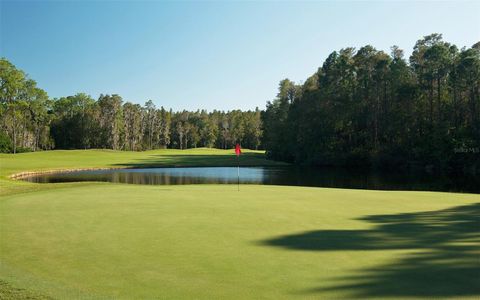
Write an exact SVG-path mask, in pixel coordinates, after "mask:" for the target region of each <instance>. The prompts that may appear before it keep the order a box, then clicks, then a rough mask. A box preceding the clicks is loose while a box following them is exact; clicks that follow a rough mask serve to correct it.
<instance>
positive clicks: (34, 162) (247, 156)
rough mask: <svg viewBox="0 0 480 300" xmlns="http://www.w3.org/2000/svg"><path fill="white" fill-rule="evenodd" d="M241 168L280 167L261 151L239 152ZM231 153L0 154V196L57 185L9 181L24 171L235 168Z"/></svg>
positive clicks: (201, 150)
mask: <svg viewBox="0 0 480 300" xmlns="http://www.w3.org/2000/svg"><path fill="white" fill-rule="evenodd" d="M242 151H243V154H242V155H241V156H240V159H239V163H240V165H241V166H271V165H281V164H282V163H278V162H274V161H270V160H266V159H265V156H264V152H263V151H255V150H248V149H244V150H242ZM237 163H238V162H237V159H236V156H235V152H234V150H232V149H229V150H219V149H208V148H197V149H188V150H175V149H165V150H153V151H144V152H131V151H113V150H56V151H44V152H30V153H21V154H15V155H12V154H1V153H0V195H8V194H12V193H18V192H25V191H36V190H39V189H48V188H52V187H57V186H58V185H45V184H44V185H39V184H31V183H28V182H22V181H12V180H9V179H8V177H9V176H10V175H12V174H15V173H19V172H24V171H44V170H61V169H72V168H74V169H75V168H104V167H107V168H109V167H110V168H142V167H167V166H178V167H179V166H182V167H187V166H209V167H210V166H237Z"/></svg>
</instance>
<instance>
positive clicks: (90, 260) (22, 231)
mask: <svg viewBox="0 0 480 300" xmlns="http://www.w3.org/2000/svg"><path fill="white" fill-rule="evenodd" d="M197 151H199V152H197ZM197 151H192V152H193V153H195V154H197V155H205V156H206V155H207V154H199V153H203V152H210V154H213V155H220V157H205V158H202V159H200V160H198V161H196V162H195V158H192V157H189V156H187V157H177V158H176V157H175V155H178V154H181V155H184V153H185V152H179V153H172V154H171V156H169V157H168V160H165V161H166V162H167V161H168V164H172V162H173V161H175V162H176V164H178V165H192V164H193V163H199V162H200V161H201V162H202V163H205V164H207V163H206V161H205V160H210V163H209V164H208V165H219V164H225V163H228V162H227V159H226V158H225V160H223V158H222V155H223V154H220V153H221V152H218V151H215V150H197ZM167 152H168V151H167ZM165 153H166V152H161V151H159V152H158V153H157V152H152V153H150V154H149V153H148V152H146V153H119V152H105V153H104V152H101V151H85V152H82V151H77V152H57V151H55V152H45V153H37V154H28V155H30V156H29V157H28V158H25V157H23V156H18V157H13V158H12V157H11V156H2V157H0V159H1V163H2V171H1V172H2V173H1V174H2V176H3V180H4V185H5V186H9V185H12V181H10V180H9V179H6V178H7V176H8V175H9V174H11V173H14V172H19V171H22V170H32V169H35V170H40V169H42V170H44V169H49V168H66V167H71V168H73V167H94V166H98V167H100V166H115V165H128V164H132V163H136V164H139V165H142V166H145V165H146V164H147V161H150V162H154V163H155V164H161V163H162V162H163V157H164V156H165ZM160 154H162V155H161V156H157V155H160ZM72 156H73V157H72ZM44 157H50V158H54V157H59V158H60V159H59V160H56V161H53V160H47V159H43V158H44ZM228 159H229V160H228V161H231V160H232V157H228ZM249 159H252V161H251V162H250V164H262V163H261V162H263V158H262V155H261V154H258V155H257V154H252V157H250V158H249ZM222 160H223V161H222ZM214 161H216V162H219V164H214ZM4 167H5V169H4ZM31 186H39V184H30V183H25V186H22V187H21V188H18V189H9V192H8V193H6V194H5V195H4V196H2V197H1V198H0V298H8V297H10V298H21V297H24V298H28V297H30V298H37V297H39V298H41V297H52V298H62V299H72V298H82V299H84V298H87V299H89V298H94V299H95V298H102V299H105V298H107V299H108V298H120V299H153V298H162V299H250V298H254V299H285V298H299V299H303V298H312V299H332V298H333V299H338V298H361V299H365V298H374V297H377V298H408V299H411V298H418V299H421V298H425V297H434V298H471V299H474V298H478V297H479V296H480V279H479V278H480V277H479V276H478V275H479V272H480V269H479V268H480V266H479V263H480V262H479V257H480V250H479V244H480V231H479V228H480V219H479V215H480V214H479V213H480V196H478V195H472V194H453V193H432V192H387V191H362V190H341V189H321V188H303V187H281V186H255V185H243V186H241V189H240V191H239V192H238V191H237V190H236V186H234V185H191V186H145V185H142V186H140V185H122V184H111V183H78V184H59V185H56V184H45V185H43V186H45V188H38V189H37V190H36V189H35V188H32V187H31Z"/></svg>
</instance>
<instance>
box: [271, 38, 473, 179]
mask: <svg viewBox="0 0 480 300" xmlns="http://www.w3.org/2000/svg"><path fill="white" fill-rule="evenodd" d="M263 125H264V127H263V129H264V136H263V143H264V145H265V148H266V150H267V155H268V156H269V157H270V158H273V159H277V160H283V161H288V162H296V163H299V164H316V165H343V166H358V165H369V166H380V167H387V168H388V167H410V166H420V167H422V168H424V167H428V168H442V169H444V168H447V169H458V168H461V169H473V170H475V169H476V170H480V42H479V43H476V44H475V45H473V46H472V47H470V48H462V49H458V47H456V46H455V45H453V44H451V43H448V42H446V41H444V40H443V38H442V35H441V34H431V35H428V36H425V37H424V38H422V39H420V40H418V41H417V42H416V44H415V46H414V48H413V52H412V54H411V56H410V57H409V59H408V61H407V59H406V58H405V57H404V54H403V51H402V50H401V49H399V48H398V47H397V46H393V47H392V48H391V53H390V54H388V53H385V52H384V51H380V50H377V49H375V48H374V47H372V46H370V45H367V46H364V47H362V48H360V49H358V50H355V49H354V48H344V49H341V50H340V51H335V52H332V53H331V54H330V55H329V56H328V57H327V59H326V60H325V62H324V63H323V65H322V66H321V67H320V68H319V69H318V71H317V72H316V73H315V74H313V75H312V76H310V77H309V78H308V79H307V80H306V81H305V82H304V83H303V84H295V83H294V82H292V81H290V80H288V79H285V80H282V81H281V82H280V86H279V92H278V95H277V97H276V99H275V100H273V101H271V102H268V103H267V108H266V111H265V112H264V114H263Z"/></svg>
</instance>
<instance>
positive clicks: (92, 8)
mask: <svg viewBox="0 0 480 300" xmlns="http://www.w3.org/2000/svg"><path fill="white" fill-rule="evenodd" d="M0 1H1V2H0V56H3V57H6V58H7V59H9V60H10V61H11V62H12V63H14V64H15V65H16V66H17V67H18V68H20V69H22V70H24V71H26V72H27V73H28V74H29V75H30V77H31V78H33V79H34V80H36V81H37V83H38V85H39V86H40V87H41V88H43V89H45V90H46V91H47V92H48V94H49V95H50V96H51V97H60V96H67V95H72V94H75V93H77V92H85V93H87V94H90V95H91V96H93V97H94V98H97V97H98V95H99V94H100V93H104V94H105V93H108V94H112V93H117V94H120V95H121V96H122V97H123V99H124V100H126V101H131V102H136V103H141V104H143V103H145V102H146V101H147V100H148V99H152V100H153V101H154V102H155V103H156V105H157V106H161V105H163V106H164V107H167V108H170V107H171V108H173V109H174V110H181V109H188V110H195V109H202V108H205V109H208V110H213V109H222V110H228V109H237V108H240V109H255V107H257V106H258V107H259V108H264V107H265V103H266V101H268V100H271V99H273V98H274V97H275V95H276V92H277V87H278V82H279V81H280V80H281V79H283V78H290V79H291V80H294V81H296V82H300V81H302V80H305V79H306V78H307V77H308V76H310V75H311V74H313V73H314V72H315V71H316V70H317V68H318V67H319V66H321V64H322V63H323V61H324V60H325V58H326V57H327V55H328V54H329V53H331V52H332V51H334V50H339V49H341V48H344V47H349V46H353V47H356V48H358V47H361V46H364V45H366V44H371V45H373V46H374V47H376V48H377V49H381V50H385V51H389V48H390V46H392V45H399V46H400V47H401V48H402V49H404V50H405V52H406V54H407V55H409V54H410V52H411V49H412V48H413V45H414V44H415V41H416V40H418V39H419V38H421V37H422V36H424V35H427V34H430V33H433V32H439V33H442V34H443V35H444V39H445V40H447V41H449V42H451V43H454V44H456V45H457V46H459V47H462V46H471V45H472V44H474V43H475V42H477V41H479V40H480V22H478V19H479V15H480V2H476V1H463V2H459V1H455V2H453V1H452V2H432V1H424V2H414V1H401V2H392V1H357V2H343V1H342V2H339V1H336V2H327V1H323V2H211V1H210V2H198V1H197V2H184V1H182V2H173V1H172V2H155V1H148V2H139V1H102V2H95V1H88V2H81V1H52V2H47V1H34V2H27V1H3V0H0Z"/></svg>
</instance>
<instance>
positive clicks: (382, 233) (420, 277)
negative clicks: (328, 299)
mask: <svg viewBox="0 0 480 300" xmlns="http://www.w3.org/2000/svg"><path fill="white" fill-rule="evenodd" d="M361 220H364V221H367V222H371V223H374V224H376V227H375V228H374V229H371V230H317V231H310V232H304V233H299V234H293V235H286V236H280V237H277V238H273V239H269V240H266V241H262V242H261V243H262V244H263V245H269V246H275V247H282V248H286V249H294V250H305V251H335V250H364V251H377V250H380V251H386V250H394V249H411V250H412V251H411V253H409V254H404V255H403V256H401V257H400V258H399V259H398V260H397V261H395V262H393V263H391V264H385V265H380V266H378V267H375V268H371V269H365V270H357V271H355V273H354V274H353V275H350V276H348V277H342V278H335V279H334V280H333V281H332V282H330V283H329V285H328V287H318V288H314V289H312V290H309V291H306V292H307V293H310V292H312V293H316V292H322V291H333V290H342V291H347V292H350V293H351V295H352V296H353V297H357V298H368V297H414V296H415V297H460V296H480V203H476V204H472V205H467V206H458V207H454V208H451V209H446V210H440V211H432V212H422V213H406V214H397V215H377V216H368V217H365V218H361ZM413 250H415V251H413Z"/></svg>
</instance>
